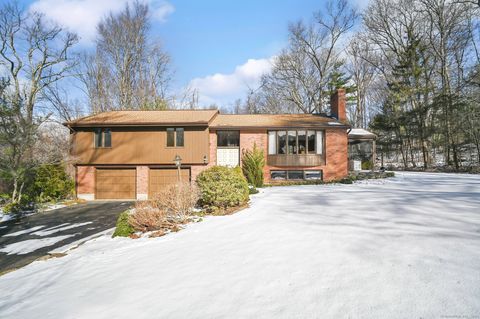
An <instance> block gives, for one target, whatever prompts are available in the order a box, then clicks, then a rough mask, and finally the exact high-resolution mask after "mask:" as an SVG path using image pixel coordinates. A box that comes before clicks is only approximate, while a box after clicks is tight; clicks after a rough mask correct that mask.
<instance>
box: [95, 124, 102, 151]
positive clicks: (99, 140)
mask: <svg viewBox="0 0 480 319" xmlns="http://www.w3.org/2000/svg"><path fill="white" fill-rule="evenodd" d="M95 147H102V129H101V128H96V129H95Z"/></svg>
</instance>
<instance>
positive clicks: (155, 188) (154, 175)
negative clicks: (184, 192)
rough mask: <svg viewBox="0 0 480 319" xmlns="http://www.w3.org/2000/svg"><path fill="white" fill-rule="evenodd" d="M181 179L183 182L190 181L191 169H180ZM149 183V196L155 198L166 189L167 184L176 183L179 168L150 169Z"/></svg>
mask: <svg viewBox="0 0 480 319" xmlns="http://www.w3.org/2000/svg"><path fill="white" fill-rule="evenodd" d="M180 179H181V181H182V182H189V181H190V170H189V169H182V170H181V171H180ZM148 180H149V185H148V196H149V198H154V197H155V194H158V193H159V192H161V191H162V190H164V189H165V187H166V186H168V185H171V184H175V183H176V182H177V181H178V171H177V169H150V174H149V178H148Z"/></svg>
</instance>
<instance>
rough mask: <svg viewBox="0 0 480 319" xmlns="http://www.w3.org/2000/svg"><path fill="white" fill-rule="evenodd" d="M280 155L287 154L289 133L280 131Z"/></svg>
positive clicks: (278, 134) (278, 133)
mask: <svg viewBox="0 0 480 319" xmlns="http://www.w3.org/2000/svg"><path fill="white" fill-rule="evenodd" d="M277 136H278V154H287V133H286V132H285V131H278V132H277Z"/></svg>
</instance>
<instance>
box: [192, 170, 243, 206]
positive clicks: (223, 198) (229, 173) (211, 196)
mask: <svg viewBox="0 0 480 319" xmlns="http://www.w3.org/2000/svg"><path fill="white" fill-rule="evenodd" d="M197 185H198V188H199V191H200V202H201V204H202V205H204V206H208V207H217V208H227V207H234V206H239V205H243V204H245V203H246V202H247V201H248V194H249V189H248V183H247V180H246V179H245V176H243V173H242V170H241V169H240V167H236V168H229V167H224V166H213V167H210V168H208V169H206V170H204V171H203V172H201V173H200V174H199V175H198V177H197Z"/></svg>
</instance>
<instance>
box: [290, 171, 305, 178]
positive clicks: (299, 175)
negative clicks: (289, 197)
mask: <svg viewBox="0 0 480 319" xmlns="http://www.w3.org/2000/svg"><path fill="white" fill-rule="evenodd" d="M288 179H303V172H302V171H288Z"/></svg>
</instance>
